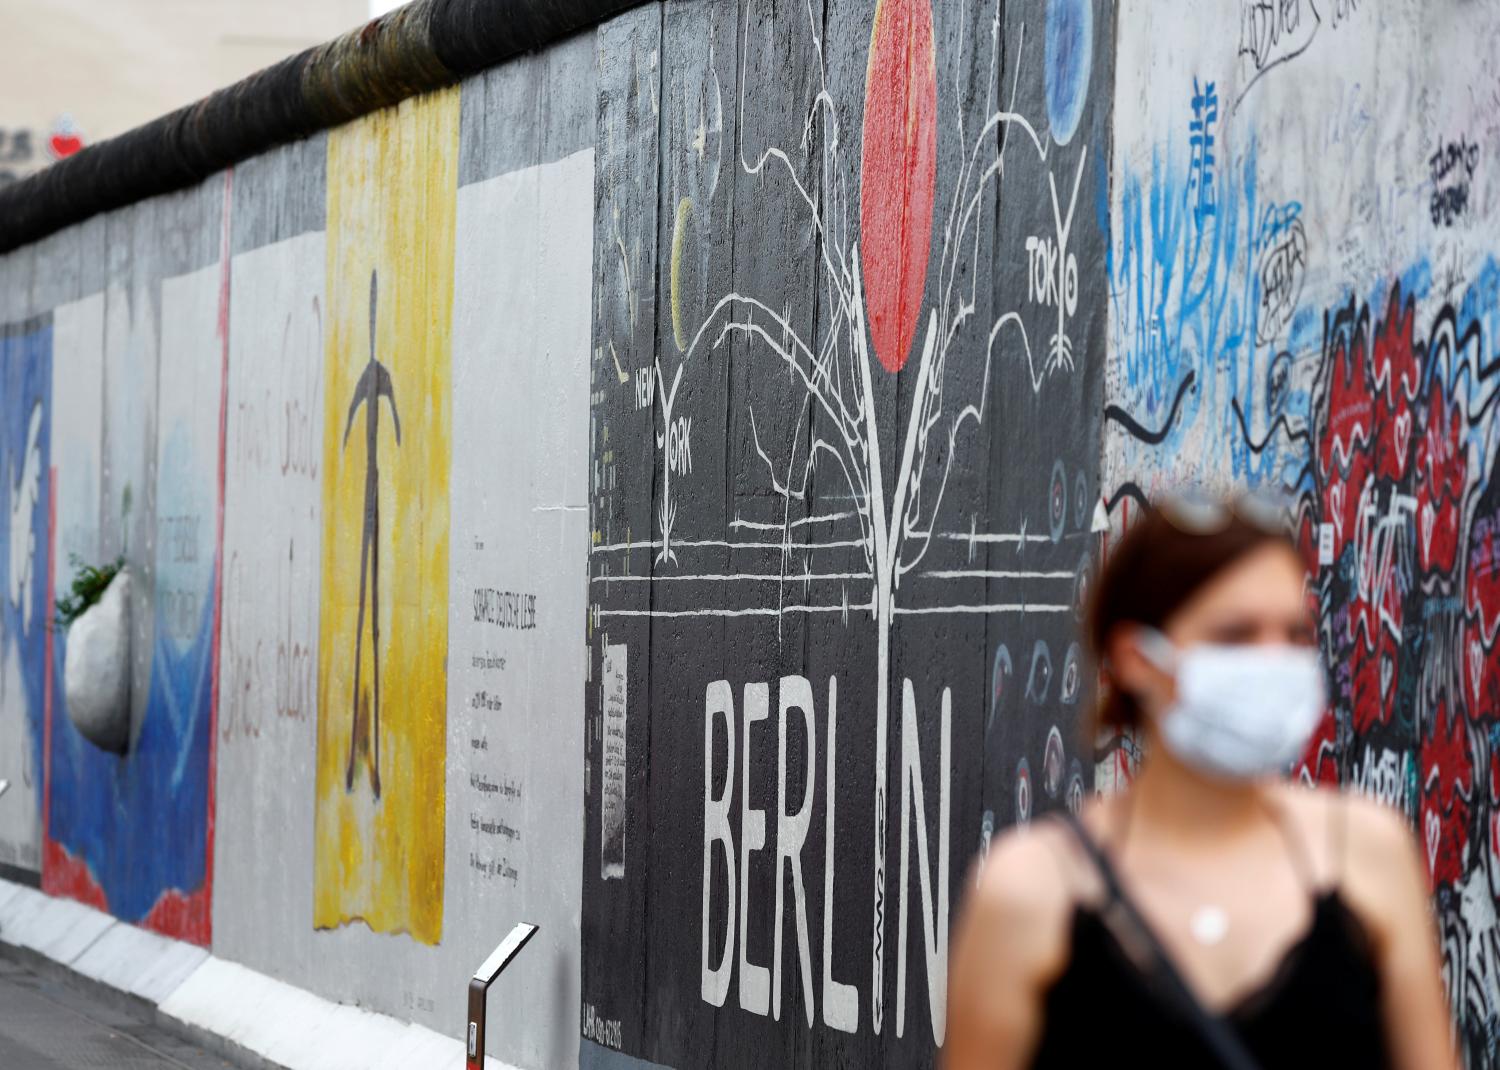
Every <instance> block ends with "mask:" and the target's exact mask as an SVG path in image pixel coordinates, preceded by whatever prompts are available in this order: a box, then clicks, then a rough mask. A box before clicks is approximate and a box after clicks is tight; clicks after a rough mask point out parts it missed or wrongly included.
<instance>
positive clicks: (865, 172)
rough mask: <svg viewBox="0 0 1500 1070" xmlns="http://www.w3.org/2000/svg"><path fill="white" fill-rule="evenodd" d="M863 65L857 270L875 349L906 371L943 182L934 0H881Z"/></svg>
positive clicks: (887, 363)
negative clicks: (934, 210)
mask: <svg viewBox="0 0 1500 1070" xmlns="http://www.w3.org/2000/svg"><path fill="white" fill-rule="evenodd" d="M874 22H875V25H874V28H873V29H872V30H871V32H870V59H869V64H868V66H867V68H866V71H865V126H864V144H863V147H862V150H861V159H860V183H859V201H860V203H859V231H860V241H861V246H860V268H861V269H862V270H863V272H864V283H865V301H866V307H867V309H868V315H869V322H870V339H871V341H872V343H873V344H874V346H875V356H876V357H877V358H879V360H880V363H881V365H882V366H883V367H884V368H885V370H886V371H891V372H894V371H900V370H901V368H902V366H903V365H905V364H906V360H907V357H908V356H909V355H910V352H911V344H912V336H913V335H914V334H915V333H916V328H917V317H918V315H919V314H920V312H921V305H922V291H923V289H924V287H925V285H926V282H927V255H928V251H929V250H930V248H931V246H932V202H933V193H934V188H935V186H936V181H937V57H936V54H935V52H934V48H933V41H932V5H931V3H930V0H879V3H878V4H877V5H876V7H875V19H874Z"/></svg>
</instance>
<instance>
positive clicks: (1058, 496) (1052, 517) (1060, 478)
mask: <svg viewBox="0 0 1500 1070" xmlns="http://www.w3.org/2000/svg"><path fill="white" fill-rule="evenodd" d="M1047 519H1048V521H1049V522H1050V530H1049V534H1051V536H1052V541H1053V542H1057V541H1058V540H1060V539H1061V538H1062V537H1063V529H1064V528H1065V527H1067V525H1068V475H1067V473H1066V472H1064V471H1063V463H1062V461H1056V462H1054V463H1053V465H1052V485H1051V486H1050V487H1049V488H1048V489H1047Z"/></svg>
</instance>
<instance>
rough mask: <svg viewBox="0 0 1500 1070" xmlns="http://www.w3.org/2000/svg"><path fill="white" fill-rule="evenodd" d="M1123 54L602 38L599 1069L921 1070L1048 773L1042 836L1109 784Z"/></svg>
mask: <svg viewBox="0 0 1500 1070" xmlns="http://www.w3.org/2000/svg"><path fill="white" fill-rule="evenodd" d="M1049 9H1050V10H1054V11H1060V12H1061V14H1060V15H1057V16H1056V17H1057V18H1059V19H1062V20H1063V22H1062V24H1061V25H1060V27H1058V28H1056V29H1055V30H1054V37H1055V40H1054V41H1053V45H1052V49H1053V57H1052V67H1053V68H1054V72H1053V76H1052V77H1051V78H1050V80H1049V75H1048V59H1047V55H1048V53H1047V47H1048V46H1047V19H1048V17H1049V15H1048V13H1049ZM1059 30H1060V31H1061V33H1060V34H1059V32H1058V31H1059ZM1085 38H1087V40H1085ZM1111 41H1112V28H1111V26H1110V9H1109V6H1108V5H1107V4H1105V3H1104V2H1103V0H1099V2H1097V3H1094V4H1092V5H1091V6H1090V5H1089V4H1088V3H1087V0H1079V3H1075V4H1058V3H1053V4H1050V5H1049V4H1045V3H1040V2H1032V3H1011V4H1009V5H1004V6H1001V5H995V4H983V3H976V4H933V3H930V0H885V2H884V3H882V4H880V5H879V6H878V9H877V5H876V4H875V3H873V0H826V3H808V2H807V0H780V2H774V0H740V2H739V3H738V4H698V3H691V2H678V3H668V4H666V5H664V6H661V7H656V6H652V7H649V8H645V9H641V10H638V11H636V12H634V13H632V14H631V15H628V16H626V17H624V18H622V19H620V20H617V21H616V22H614V23H611V24H609V25H608V26H606V27H604V28H603V29H602V30H601V32H600V37H599V58H600V67H599V72H598V75H599V101H600V105H599V113H598V119H599V131H598V145H599V149H598V153H599V155H598V168H597V175H598V179H597V181H598V190H597V198H596V206H597V215H596V245H595V268H596V275H597V282H596V315H595V337H596V352H595V361H594V366H595V376H594V394H593V400H592V415H591V420H592V439H593V442H594V458H593V460H594V479H595V481H596V486H595V493H594V497H593V517H592V520H593V527H594V536H593V542H594V547H593V552H592V553H591V561H590V576H591V581H590V602H591V611H590V620H589V645H590V683H589V689H588V718H589V731H588V734H587V740H588V754H587V761H588V763H589V789H588V798H587V806H586V815H585V820H586V832H585V865H584V871H585V883H584V939H583V958H584V974H583V992H584V1007H583V1008H582V1019H581V1029H582V1034H583V1037H584V1042H583V1043H584V1048H583V1051H584V1060H583V1061H584V1063H585V1065H622V1066H623V1065H635V1063H634V1061H633V1059H625V1058H624V1057H623V1056H617V1055H616V1054H615V1053H616V1052H623V1053H626V1054H628V1055H629V1056H631V1057H634V1058H639V1059H644V1060H647V1061H648V1062H651V1063H655V1064H660V1065H669V1066H678V1067H688V1066H695V1067H696V1066H762V1065H776V1066H812V1065H817V1066H861V1067H863V1066H882V1065H883V1066H926V1065H932V1063H933V1061H934V1059H935V1052H936V1050H937V1047H938V1046H939V1045H940V1043H941V1040H942V1034H943V1030H944V1016H945V1015H944V1006H945V999H946V960H947V955H946V947H947V929H948V926H949V924H950V922H951V919H952V917H953V916H954V915H955V914H956V911H957V909H958V906H959V903H960V901H961V897H962V893H963V888H964V880H965V874H966V872H967V871H968V869H969V867H970V866H971V865H972V864H973V861H974V858H975V856H976V854H978V853H979V852H981V851H982V850H983V849H984V846H985V844H986V843H987V836H988V834H989V832H990V831H991V830H992V829H993V828H995V827H996V826H997V825H1003V824H1006V823H1009V822H1011V821H1014V820H1016V819H1017V817H1018V816H1021V813H1018V810H1017V805H1016V800H1017V798H1018V789H1017V770H1018V769H1019V768H1020V767H1021V763H1022V761H1023V760H1024V761H1025V763H1026V773H1025V777H1024V779H1027V780H1028V781H1029V783H1030V785H1031V787H1030V797H1029V799H1028V803H1027V805H1028V806H1029V808H1030V809H1029V810H1028V811H1025V813H1034V812H1040V811H1041V810H1044V809H1047V808H1050V807H1056V806H1061V805H1064V804H1065V803H1066V802H1067V801H1068V799H1069V796H1070V792H1071V794H1072V797H1073V798H1074V800H1075V801H1076V800H1077V799H1078V797H1079V796H1080V795H1081V793H1082V792H1084V791H1087V790H1090V789H1091V788H1092V786H1093V779H1094V768H1093V756H1092V754H1091V753H1090V752H1089V748H1087V747H1085V746H1080V740H1081V736H1080V731H1079V728H1080V726H1079V711H1080V710H1083V709H1085V708H1086V707H1087V702H1088V700H1089V697H1090V695H1091V693H1092V688H1091V686H1090V681H1089V680H1088V679H1087V674H1086V673H1084V672H1083V671H1082V666H1081V665H1079V664H1078V663H1077V660H1076V659H1077V652H1076V649H1075V648H1074V645H1075V641H1076V638H1077V614H1076V599H1077V596H1078V594H1079V591H1080V589H1081V582H1080V579H1079V577H1080V575H1081V574H1082V573H1084V572H1085V571H1086V569H1087V567H1088V565H1089V563H1090V561H1091V558H1092V554H1093V552H1094V546H1095V539H1096V536H1094V535H1093V534H1092V531H1091V529H1092V526H1093V517H1094V504H1095V502H1096V501H1097V497H1098V474H1097V469H1098V452H1099V447H1098V438H1097V430H1096V429H1097V427H1098V425H1099V419H1098V416H1099V412H1100V410H1101V409H1102V393H1103V383H1102V368H1103V354H1104V326H1105V317H1106V294H1105V292H1104V289H1103V287H1102V284H1101V282H1100V280H1101V279H1102V274H1101V273H1100V272H1099V271H1097V270H1093V271H1088V270H1086V266H1087V265H1088V264H1094V265H1096V266H1097V265H1098V264H1099V263H1101V262H1102V250H1103V248H1104V242H1105V240H1106V239H1105V235H1104V234H1103V233H1102V232H1101V228H1102V226H1103V225H1104V220H1103V213H1102V211H1101V210H1100V205H1101V204H1102V203H1104V198H1105V195H1106V191H1105V188H1104V186H1103V185H1102V183H1103V182H1104V181H1105V178H1104V176H1106V175H1107V161H1108V152H1109V146H1108V120H1109V88H1110V84H1111V81H1112V72H1111V70H1110V58H1109V45H1110V42H1111ZM1088 44H1091V45H1092V47H1080V45H1088ZM1002 146H1003V155H1002ZM1075 185H1076V188H1077V192H1076V194H1075V193H1074V188H1075ZM1054 186H1055V187H1056V189H1057V211H1056V212H1055V211H1054V204H1053V195H1052V190H1053V187H1054ZM1049 249H1050V250H1051V251H1049ZM1059 249H1061V250H1063V251H1062V252H1061V253H1058V252H1056V250H1059ZM1070 256H1071V259H1070ZM1070 264H1071V265H1072V267H1071V268H1070V267H1069V265H1070ZM1048 265H1050V267H1049V266H1048ZM1060 303H1061V314H1062V315H1061V320H1060V319H1059V311H1060V308H1059V304H1060ZM1059 323H1061V327H1059ZM1054 336H1055V338H1054ZM1028 346H1029V353H1028ZM1057 473H1060V475H1057ZM1058 488H1061V489H1058ZM1070 651H1072V652H1073V653H1072V655H1071V656H1072V658H1073V661H1072V662H1071V663H1070V661H1069V658H1070ZM997 665H998V666H1000V669H999V671H998V673H997V670H996V666H997ZM997 685H998V689H997ZM804 707H810V709H804ZM622 740H623V743H624V753H623V761H621V757H620V751H619V743H620V741H622ZM1049 741H1050V743H1049ZM747 745H748V751H747ZM1049 746H1050V752H1049ZM1022 794H1025V793H1024V792H1022ZM619 814H623V830H624V842H623V849H622V848H621V847H620V846H619V843H618V833H617V831H616V830H618V829H619V828H620V827H622V824H621V821H620V819H619V818H618V816H617V815H619ZM758 825H763V830H758V829H757V826H758ZM830 836H831V837H832V845H831V846H830ZM903 841H904V850H903ZM945 900H946V902H945ZM903 930H904V931H903ZM778 932H779V936H778Z"/></svg>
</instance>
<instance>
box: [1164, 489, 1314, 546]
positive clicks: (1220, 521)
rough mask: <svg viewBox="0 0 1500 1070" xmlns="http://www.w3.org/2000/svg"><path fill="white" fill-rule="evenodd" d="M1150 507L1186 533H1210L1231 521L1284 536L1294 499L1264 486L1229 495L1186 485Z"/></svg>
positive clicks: (1291, 513) (1165, 495)
mask: <svg viewBox="0 0 1500 1070" xmlns="http://www.w3.org/2000/svg"><path fill="white" fill-rule="evenodd" d="M1153 508H1155V510H1156V511H1157V512H1158V513H1159V514H1161V516H1162V518H1163V519H1164V520H1166V521H1167V523H1169V524H1171V525H1172V526H1173V527H1174V528H1176V529H1177V530H1178V531H1181V532H1183V533H1184V534H1187V535H1213V534H1216V533H1218V532H1220V531H1223V530H1224V529H1225V528H1227V527H1228V526H1229V524H1230V522H1231V521H1232V520H1239V521H1241V522H1243V523H1245V524H1248V525H1250V526H1251V527H1253V528H1255V529H1256V530H1258V531H1264V532H1266V533H1267V534H1270V535H1285V534H1286V533H1287V531H1288V530H1289V529H1290V527H1291V520H1292V515H1293V513H1294V511H1295V502H1294V500H1293V499H1292V498H1291V496H1290V495H1288V494H1285V493H1283V492H1281V491H1277V490H1272V489H1269V488H1265V487H1257V488H1255V489H1252V490H1247V491H1241V492H1239V493H1238V494H1232V495H1229V496H1225V495H1221V494H1214V493H1212V492H1210V491H1207V490H1204V489H1201V488H1188V489H1184V490H1177V491H1173V492H1171V493H1168V494H1164V495H1162V496H1161V497H1159V498H1157V499H1156V501H1155V503H1154V505H1153Z"/></svg>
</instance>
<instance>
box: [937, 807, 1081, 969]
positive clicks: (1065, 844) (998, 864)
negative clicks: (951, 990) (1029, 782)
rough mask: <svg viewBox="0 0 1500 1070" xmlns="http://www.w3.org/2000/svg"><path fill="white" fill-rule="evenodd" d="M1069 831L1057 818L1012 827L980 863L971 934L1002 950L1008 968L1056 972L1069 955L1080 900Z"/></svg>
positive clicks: (973, 888)
mask: <svg viewBox="0 0 1500 1070" xmlns="http://www.w3.org/2000/svg"><path fill="white" fill-rule="evenodd" d="M1070 835H1071V834H1070V833H1069V832H1068V831H1067V830H1066V829H1065V828H1063V827H1062V826H1061V825H1060V823H1058V822H1056V821H1039V822H1036V823H1035V824H1030V825H1025V826H1019V827H1016V828H1012V829H1009V830H1007V831H1006V832H1004V833H1003V834H1001V835H1000V836H998V837H996V838H995V840H994V841H993V843H991V845H990V850H989V853H988V854H987V855H986V856H985V858H984V859H983V860H982V861H981V862H980V863H979V864H978V866H977V869H976V872H975V874H974V878H973V882H972V886H971V888H970V891H969V895H968V907H967V909H966V911H965V913H966V915H967V918H966V922H967V924H966V929H967V931H968V932H969V934H970V935H971V938H972V939H974V940H975V941H977V942H979V943H981V944H983V945H985V946H988V947H990V948H993V949H996V951H997V952H999V951H1000V949H1003V952H1001V954H1002V956H1003V960H1004V962H1005V963H1006V966H1007V968H1010V969H1017V968H1019V969H1021V970H1022V971H1023V972H1025V973H1027V974H1031V975H1032V976H1033V977H1034V978H1037V979H1045V978H1047V977H1049V976H1051V975H1054V974H1055V973H1056V972H1057V971H1058V970H1060V969H1061V966H1062V963H1063V959H1064V958H1065V956H1066V954H1067V942H1068V932H1067V929H1068V921H1069V918H1070V917H1071V916H1072V911H1073V909H1074V905H1075V904H1076V902H1077V901H1078V891H1077V887H1076V885H1077V880H1076V874H1075V873H1074V869H1075V867H1076V863H1073V862H1072V861H1071V860H1070V854H1071V852H1072V850H1073V846H1072V844H1071V843H1070V842H1069V836H1070ZM997 965H998V963H997Z"/></svg>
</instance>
